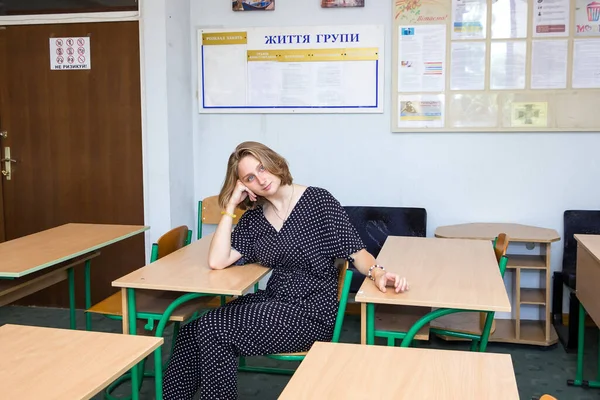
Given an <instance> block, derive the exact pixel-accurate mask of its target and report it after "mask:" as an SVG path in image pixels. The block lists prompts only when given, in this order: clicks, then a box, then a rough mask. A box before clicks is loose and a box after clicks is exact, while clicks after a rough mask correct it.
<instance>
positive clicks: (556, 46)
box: [531, 39, 568, 89]
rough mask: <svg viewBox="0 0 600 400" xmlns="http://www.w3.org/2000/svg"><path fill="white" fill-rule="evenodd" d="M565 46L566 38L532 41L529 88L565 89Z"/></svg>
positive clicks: (566, 46)
mask: <svg viewBox="0 0 600 400" xmlns="http://www.w3.org/2000/svg"><path fill="white" fill-rule="evenodd" d="M567 48H568V42H567V39H561V40H534V41H533V42H532V54H531V89H566V87H567Z"/></svg>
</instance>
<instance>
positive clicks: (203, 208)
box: [197, 196, 245, 239]
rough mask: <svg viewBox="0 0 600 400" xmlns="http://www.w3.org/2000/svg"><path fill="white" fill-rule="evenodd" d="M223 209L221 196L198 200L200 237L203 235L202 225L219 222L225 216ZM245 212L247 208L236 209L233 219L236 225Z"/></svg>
mask: <svg viewBox="0 0 600 400" xmlns="http://www.w3.org/2000/svg"><path fill="white" fill-rule="evenodd" d="M221 211H222V210H221V207H219V196H210V197H206V198H204V199H203V200H200V201H199V202H198V234H197V238H198V239H200V238H201V237H202V226H203V225H204V224H213V225H216V224H218V223H219V221H220V220H221V217H222V216H223V215H222V214H221ZM244 212H245V210H242V209H239V208H236V209H235V212H234V214H235V218H234V219H233V224H234V225H235V224H237V223H238V221H239V220H240V217H241V216H242V214H244Z"/></svg>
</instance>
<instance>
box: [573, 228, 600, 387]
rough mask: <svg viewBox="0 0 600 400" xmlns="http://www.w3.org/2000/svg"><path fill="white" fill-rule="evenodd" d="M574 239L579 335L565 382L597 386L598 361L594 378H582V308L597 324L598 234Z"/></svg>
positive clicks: (599, 322) (599, 310) (599, 282)
mask: <svg viewBox="0 0 600 400" xmlns="http://www.w3.org/2000/svg"><path fill="white" fill-rule="evenodd" d="M574 237H575V240H577V282H576V292H577V298H578V299H579V328H578V331H579V338H578V340H577V372H576V377H575V380H571V379H570V380H568V381H567V383H568V384H569V385H574V386H587V387H594V388H600V360H599V361H598V371H599V374H598V378H597V380H595V381H588V380H584V379H583V350H584V339H585V314H586V311H587V313H588V314H589V315H590V317H591V318H592V319H593V320H594V322H595V323H596V325H597V326H600V296H599V295H598V293H599V292H600V235H582V234H576V235H574Z"/></svg>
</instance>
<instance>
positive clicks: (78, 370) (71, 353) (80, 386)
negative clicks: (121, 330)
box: [0, 325, 163, 400]
mask: <svg viewBox="0 0 600 400" xmlns="http://www.w3.org/2000/svg"><path fill="white" fill-rule="evenodd" d="M162 343H163V338H156V337H148V336H133V335H122V334H117V333H103V332H87V331H78V330H70V329H55V328H41V327H35V326H21V325H4V326H1V327H0V354H2V357H0V385H1V386H2V398H6V399H22V400H26V399H56V400H58V399H90V398H92V397H93V396H94V395H95V394H97V393H98V392H100V391H101V390H102V389H103V388H105V387H106V386H108V385H109V384H110V383H111V382H113V381H114V380H115V379H117V378H118V377H119V376H121V375H122V374H123V373H125V372H127V370H129V369H130V368H131V367H132V366H133V365H135V364H136V363H137V362H139V361H141V360H142V359H143V358H144V357H146V356H147V355H149V354H150V353H152V351H153V350H154V349H156V348H158V347H159V346H160V345H161V344H162Z"/></svg>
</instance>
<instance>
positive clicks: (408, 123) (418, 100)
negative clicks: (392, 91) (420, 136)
mask: <svg viewBox="0 0 600 400" xmlns="http://www.w3.org/2000/svg"><path fill="white" fill-rule="evenodd" d="M443 126H444V96H443V95H407V96H402V95H401V96H398V127H399V128H441V127H443Z"/></svg>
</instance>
